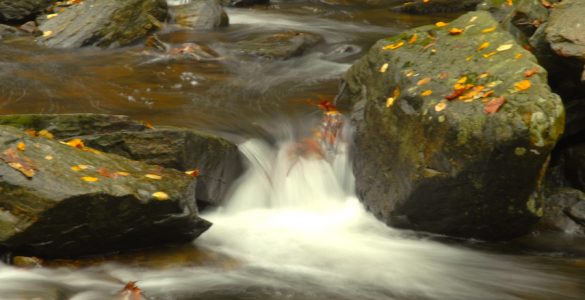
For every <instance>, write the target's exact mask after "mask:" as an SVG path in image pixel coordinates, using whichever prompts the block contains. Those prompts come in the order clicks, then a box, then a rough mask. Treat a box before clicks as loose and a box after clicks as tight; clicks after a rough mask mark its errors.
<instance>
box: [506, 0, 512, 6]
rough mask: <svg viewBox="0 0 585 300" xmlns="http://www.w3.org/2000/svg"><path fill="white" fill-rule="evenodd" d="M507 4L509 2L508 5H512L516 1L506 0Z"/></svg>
mask: <svg viewBox="0 0 585 300" xmlns="http://www.w3.org/2000/svg"><path fill="white" fill-rule="evenodd" d="M506 4H508V6H512V5H514V1H513V0H506Z"/></svg>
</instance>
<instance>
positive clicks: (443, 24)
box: [435, 22, 449, 27]
mask: <svg viewBox="0 0 585 300" xmlns="http://www.w3.org/2000/svg"><path fill="white" fill-rule="evenodd" d="M447 25H449V23H445V22H437V23H435V26H437V27H445V26H447Z"/></svg>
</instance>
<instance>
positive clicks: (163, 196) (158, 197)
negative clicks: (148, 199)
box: [152, 192, 170, 201]
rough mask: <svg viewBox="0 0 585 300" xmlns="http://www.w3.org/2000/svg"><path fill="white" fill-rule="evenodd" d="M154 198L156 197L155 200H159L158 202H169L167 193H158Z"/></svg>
mask: <svg viewBox="0 0 585 300" xmlns="http://www.w3.org/2000/svg"><path fill="white" fill-rule="evenodd" d="M152 197H154V199H156V200H158V201H165V200H169V198H170V197H169V195H168V194H167V193H165V192H156V193H153V194H152Z"/></svg>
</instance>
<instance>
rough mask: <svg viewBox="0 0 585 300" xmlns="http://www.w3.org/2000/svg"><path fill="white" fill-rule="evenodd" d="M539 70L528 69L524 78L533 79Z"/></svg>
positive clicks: (535, 68)
mask: <svg viewBox="0 0 585 300" xmlns="http://www.w3.org/2000/svg"><path fill="white" fill-rule="evenodd" d="M538 71H539V69H538V68H537V67H534V68H532V69H528V70H526V71H524V77H526V78H529V77H532V76H533V75H534V74H536V73H538Z"/></svg>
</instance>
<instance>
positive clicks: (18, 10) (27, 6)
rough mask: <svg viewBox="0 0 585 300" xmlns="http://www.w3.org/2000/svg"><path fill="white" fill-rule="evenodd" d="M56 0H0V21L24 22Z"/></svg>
mask: <svg viewBox="0 0 585 300" xmlns="http://www.w3.org/2000/svg"><path fill="white" fill-rule="evenodd" d="M53 2H55V0H0V22H10V23H16V22H18V23H24V21H26V20H29V19H33V18H34V17H35V16H36V15H37V14H39V13H41V12H42V11H43V10H44V9H46V8H47V7H49V5H50V4H51V3H53Z"/></svg>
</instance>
